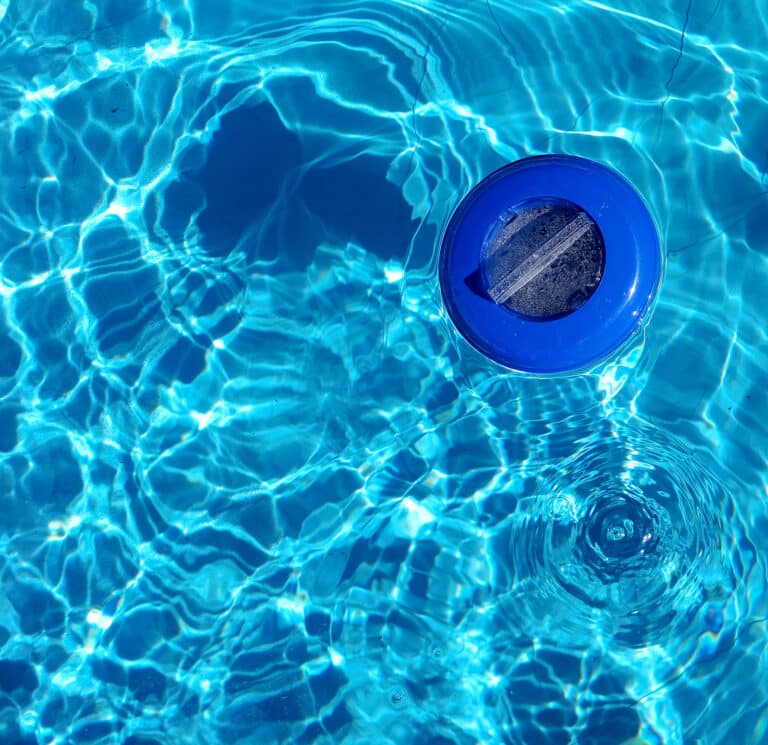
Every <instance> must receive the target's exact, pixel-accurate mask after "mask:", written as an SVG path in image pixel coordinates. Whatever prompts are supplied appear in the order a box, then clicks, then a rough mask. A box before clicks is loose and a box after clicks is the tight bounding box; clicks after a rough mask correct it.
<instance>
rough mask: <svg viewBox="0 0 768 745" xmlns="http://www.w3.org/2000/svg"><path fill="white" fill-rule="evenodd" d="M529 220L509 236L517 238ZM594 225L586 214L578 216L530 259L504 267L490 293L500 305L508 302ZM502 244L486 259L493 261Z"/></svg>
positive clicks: (489, 289) (539, 248) (489, 290)
mask: <svg viewBox="0 0 768 745" xmlns="http://www.w3.org/2000/svg"><path fill="white" fill-rule="evenodd" d="M538 216H541V215H538ZM532 217H533V216H532ZM518 219H519V218H518ZM530 219H531V218H529V219H528V220H525V222H524V223H523V224H521V225H519V226H515V227H516V228H517V230H514V231H513V232H512V234H511V235H510V236H509V237H514V235H515V233H517V232H519V230H520V229H521V228H522V227H524V226H525V224H527V223H528V222H530ZM515 222H517V219H516V220H514V221H513V224H514V223H515ZM591 227H592V222H591V221H590V220H589V219H588V218H587V217H586V216H584V215H583V214H582V215H578V216H577V217H576V218H575V219H573V220H571V221H570V222H569V223H568V224H567V225H565V227H563V228H562V229H561V230H559V231H558V232H557V233H556V234H555V235H553V236H552V237H551V238H550V239H549V240H547V241H546V242H544V243H543V244H542V245H541V246H539V247H538V248H537V249H536V250H535V251H534V252H533V253H532V254H531V255H530V256H529V257H528V258H527V259H525V260H524V261H522V262H520V264H519V265H518V266H510V267H508V268H507V267H505V269H506V271H504V272H503V273H502V274H500V275H499V276H498V278H497V279H496V281H495V282H494V283H493V284H492V285H491V286H490V287H489V288H488V295H489V296H490V297H491V299H492V300H493V301H494V302H495V303H496V304H497V305H501V304H502V303H505V302H506V301H507V300H509V298H511V297H512V296H513V295H514V294H515V293H516V292H518V291H519V290H520V289H522V288H523V287H525V286H526V285H527V284H529V283H530V282H532V281H533V280H534V279H536V277H538V276H539V274H541V273H542V272H543V271H544V270H545V269H547V268H548V267H549V266H551V265H552V264H553V263H554V262H555V261H556V260H557V258H558V257H559V256H561V255H562V254H563V253H565V252H566V251H567V250H568V249H569V248H571V246H573V245H574V243H576V241H578V240H579V238H581V237H582V236H583V235H584V234H585V233H586V232H587V231H588V230H590V228H591ZM501 245H502V244H501V243H500V244H499V245H498V246H497V247H496V249H495V250H494V251H493V253H491V254H490V255H488V256H486V258H485V262H489V261H491V260H492V259H493V258H494V257H495V256H496V254H497V253H498V251H499V249H500V248H501Z"/></svg>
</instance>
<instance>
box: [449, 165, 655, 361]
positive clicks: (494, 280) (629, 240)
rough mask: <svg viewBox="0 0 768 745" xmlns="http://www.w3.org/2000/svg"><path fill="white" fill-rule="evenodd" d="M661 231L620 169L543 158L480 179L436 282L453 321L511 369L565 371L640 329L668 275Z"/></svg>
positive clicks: (459, 213)
mask: <svg viewBox="0 0 768 745" xmlns="http://www.w3.org/2000/svg"><path fill="white" fill-rule="evenodd" d="M661 271H662V254H661V244H660V242H659V236H658V233H657V230H656V226H655V224H654V221H653V218H652V217H651V215H650V213H649V211H648V208H647V207H646V206H645V203H644V202H643V200H642V199H641V197H640V195H639V194H638V193H637V192H636V191H635V190H634V188H633V187H632V186H631V185H630V184H629V182H627V181H626V180H625V179H624V178H623V177H622V176H620V175H619V174H617V173H616V172H614V171H612V170H610V169H609V168H606V167H605V166H602V165H600V164H599V163H595V162H593V161H590V160H585V159H584V158H577V157H573V156H566V155H544V156H537V157H532V158H525V159H523V160H520V161H517V162H516V163H511V164H510V165H507V166H505V167H503V168H501V169H500V170H498V171H496V172H495V173H492V174H491V175H490V176H488V177H487V178H485V179H484V180H483V181H481V182H480V183H479V184H478V185H477V186H476V187H475V188H474V189H472V191H470V193H469V194H468V195H467V196H466V197H465V198H464V200H463V201H462V202H461V204H460V205H459V207H458V209H457V210H456V212H455V213H454V214H453V217H452V218H451V220H450V223H449V224H448V228H447V229H446V231H445V235H444V237H443V243H442V248H441V252H440V286H441V289H442V293H443V299H444V302H445V305H446V308H447V310H448V313H449V315H450V317H451V320H452V321H453V323H454V325H455V326H456V328H457V329H458V330H459V332H460V333H461V334H462V335H463V336H464V337H465V338H466V339H467V340H468V341H469V342H470V344H472V345H473V346H474V347H476V348H477V349H478V350H480V351H481V352H482V353H483V354H485V355H486V356H487V357H490V358H491V359H492V360H494V361H495V362H498V363H500V364H502V365H504V366H506V367H509V368H512V369H513V370H519V371H524V372H533V373H559V372H568V371H573V370H579V369H582V368H586V367H588V366H590V365H591V364H593V363H595V362H598V361H600V360H602V359H604V358H605V357H607V356H608V355H609V354H610V353H611V352H613V351H614V350H616V349H618V348H619V347H621V346H622V345H623V344H624V342H626V341H627V340H628V339H629V338H630V337H631V336H632V334H633V333H634V332H635V331H637V330H638V329H639V328H640V325H641V324H642V321H643V319H644V318H645V316H646V314H647V313H648V310H649V308H650V307H651V303H652V301H653V298H654V296H655V294H656V291H657V289H658V287H659V283H660V281H661Z"/></svg>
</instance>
